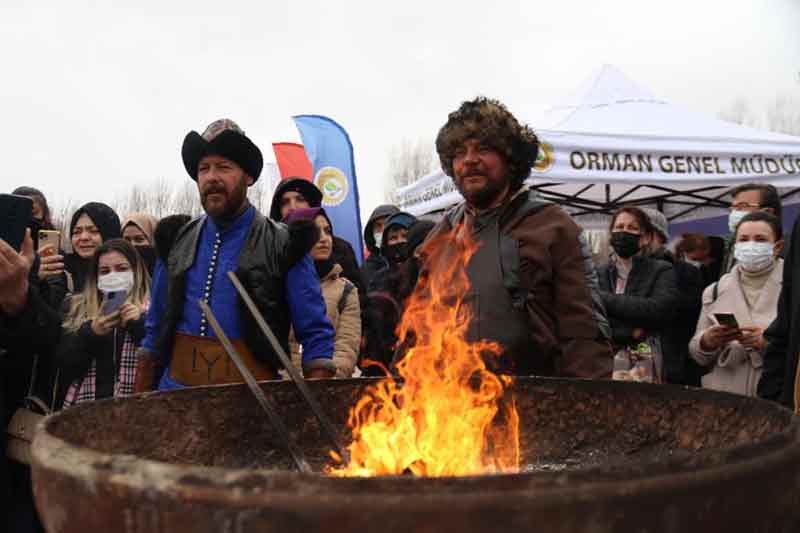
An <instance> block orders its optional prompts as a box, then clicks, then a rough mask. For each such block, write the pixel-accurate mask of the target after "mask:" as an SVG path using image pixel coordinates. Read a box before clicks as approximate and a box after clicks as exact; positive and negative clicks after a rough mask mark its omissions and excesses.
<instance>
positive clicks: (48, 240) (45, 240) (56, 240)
mask: <svg viewBox="0 0 800 533" xmlns="http://www.w3.org/2000/svg"><path fill="white" fill-rule="evenodd" d="M60 249H61V232H60V231H56V230H51V229H42V230H39V246H38V248H37V249H36V253H38V254H39V257H49V256H51V255H57V254H58V251H59V250H60Z"/></svg>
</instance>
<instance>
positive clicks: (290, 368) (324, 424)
mask: <svg viewBox="0 0 800 533" xmlns="http://www.w3.org/2000/svg"><path fill="white" fill-rule="evenodd" d="M228 278H230V280H231V282H232V283H233V286H234V287H236V291H237V292H238V293H239V296H241V297H242V300H244V303H245V305H247V308H248V309H249V310H250V313H251V314H252V315H253V318H254V319H255V320H256V323H257V324H258V327H259V328H261V331H262V332H263V333H264V335H265V336H266V337H267V340H269V342H270V344H271V345H272V349H273V350H275V353H276V354H278V358H279V359H280V360H281V363H283V366H284V368H286V372H288V374H289V376H290V377H291V378H292V381H294V384H295V385H297V389H298V390H299V391H300V394H301V395H302V396H303V398H304V399H305V401H306V403H308V406H309V407H310V408H311V411H312V412H313V413H314V416H316V417H317V420H318V421H319V425H320V427H321V428H322V432H323V433H325V435H326V436H327V437H328V439H329V440H330V441H331V444H332V445H333V448H334V450H335V451H336V453H338V454H339V457H341V458H342V459H343V460H344V462H345V463H346V462H347V451H346V450H345V448H344V447H343V446H342V445H341V443H340V442H339V435H338V433H337V432H336V430H335V429H334V428H333V424H332V423H331V421H330V420H329V419H328V417H327V416H325V413H324V412H323V411H322V408H321V407H320V405H319V402H317V399H316V397H315V396H314V395H313V394H312V392H311V390H310V389H309V388H308V385H307V384H306V380H305V379H304V378H303V376H302V375H301V374H300V372H298V371H297V369H296V368H295V367H294V365H293V364H292V361H291V359H289V356H287V355H286V352H285V351H284V350H283V347H282V346H281V344H280V343H279V342H278V339H277V338H275V334H274V333H273V332H272V329H271V328H270V327H269V325H268V324H267V322H266V321H265V320H264V317H262V316H261V312H260V311H259V310H258V308H257V307H256V304H255V303H254V302H253V299H252V298H250V295H249V294H247V291H246V290H245V288H244V286H243V285H242V283H241V282H240V281H239V278H238V277H237V276H236V273H234V272H228Z"/></svg>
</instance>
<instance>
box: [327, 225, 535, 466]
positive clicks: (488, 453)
mask: <svg viewBox="0 0 800 533" xmlns="http://www.w3.org/2000/svg"><path fill="white" fill-rule="evenodd" d="M444 238H447V237H446V236H445V237H444ZM444 238H440V239H438V240H437V241H434V242H432V243H430V245H428V247H427V249H428V250H430V253H432V254H440V253H441V254H447V256H446V259H447V260H445V261H437V264H440V265H441V264H447V265H448V268H446V269H442V271H440V272H433V273H432V274H431V275H430V276H429V277H428V278H427V279H426V280H425V281H423V280H420V287H419V288H421V289H422V290H417V291H415V292H414V294H413V295H412V296H411V297H410V298H409V300H408V302H407V306H406V311H405V313H404V315H403V319H402V321H401V324H400V326H399V327H398V337H399V338H400V342H401V344H402V343H408V344H413V348H411V349H410V350H409V351H408V353H407V354H406V356H405V358H404V359H403V360H402V361H401V362H400V363H399V364H398V367H397V370H398V373H399V374H400V376H401V377H402V378H403V380H404V382H405V384H404V385H398V383H397V382H395V381H394V380H393V379H386V380H383V381H381V382H380V383H378V384H377V385H376V386H374V387H371V388H370V389H368V390H367V391H366V392H365V394H364V395H363V396H362V397H361V398H360V399H359V401H358V402H357V403H356V405H355V406H353V408H352V409H351V411H350V416H349V420H348V425H349V426H350V427H351V428H352V430H353V431H352V432H353V440H352V442H351V443H350V444H349V446H348V447H347V449H348V452H349V462H348V464H345V465H341V466H338V467H329V468H328V469H327V473H328V474H329V475H332V476H380V475H400V474H405V473H412V474H414V475H416V476H434V477H435V476H462V475H474V474H485V473H500V472H516V471H518V470H519V416H518V414H517V409H516V405H515V404H514V401H513V398H509V397H506V396H510V393H508V387H509V385H510V384H511V378H510V377H508V376H501V375H497V374H495V373H493V372H492V371H490V370H489V369H487V367H486V365H485V363H484V359H483V357H482V354H484V355H485V354H487V353H488V354H491V355H492V356H498V355H499V354H500V353H501V347H500V346H499V345H498V344H496V343H490V342H485V341H484V342H478V343H468V342H467V341H466V340H465V338H466V333H467V326H468V324H469V311H468V309H467V307H468V306H462V305H461V301H462V298H463V297H464V295H466V294H467V293H468V289H469V282H468V279H467V275H466V269H465V267H466V265H467V262H468V260H469V258H470V257H471V256H472V254H473V253H474V252H475V250H476V249H477V246H478V245H477V244H475V243H474V242H471V241H468V240H465V239H463V238H459V239H458V241H457V246H455V247H453V246H452V243H449V244H450V246H449V247H447V246H444V242H445V241H444V240H443V239H444ZM454 248H455V249H454ZM450 256H452V257H450ZM332 456H333V458H334V459H335V460H337V461H339V462H341V458H339V457H338V456H337V455H336V454H335V453H332Z"/></svg>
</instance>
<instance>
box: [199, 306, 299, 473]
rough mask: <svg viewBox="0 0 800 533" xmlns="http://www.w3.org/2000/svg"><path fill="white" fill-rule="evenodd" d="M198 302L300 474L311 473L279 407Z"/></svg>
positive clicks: (206, 307)
mask: <svg viewBox="0 0 800 533" xmlns="http://www.w3.org/2000/svg"><path fill="white" fill-rule="evenodd" d="M198 301H199V303H200V308H201V309H202V310H203V313H205V315H206V318H208V323H209V324H211V329H213V330H214V334H216V336H217V338H218V339H219V341H220V342H221V343H222V346H223V347H224V348H225V351H226V352H228V357H230V358H231V359H232V360H233V362H234V364H235V365H236V368H238V369H239V373H240V374H241V375H242V377H243V378H244V382H245V383H247V386H248V387H250V391H251V392H252V393H253V395H254V396H255V397H256V400H258V403H259V404H260V405H261V407H262V408H263V409H264V411H266V413H267V417H269V421H270V422H271V423H272V427H273V428H274V429H275V432H276V433H277V434H278V436H279V437H280V439H281V441H283V445H284V446H285V447H286V450H287V451H288V452H289V455H291V456H292V459H293V460H294V462H295V464H296V465H297V469H298V470H300V472H304V473H310V472H311V467H310V466H309V465H308V462H306V459H305V456H304V455H303V452H302V451H301V450H300V449H299V448H298V447H296V446H295V445H294V444H293V443H292V439H291V438H290V437H289V431H288V430H287V429H286V426H285V425H284V424H283V420H281V417H280V416H278V409H277V407H276V406H275V404H274V403H273V402H272V400H271V399H269V398H267V397H266V396H264V391H262V390H261V387H259V386H258V383H257V382H256V378H255V377H253V373H252V372H250V369H249V368H247V365H245V364H244V361H242V358H241V356H240V355H239V352H238V351H236V348H235V347H234V346H233V344H232V343H231V341H230V339H229V338H228V336H227V335H226V334H225V332H224V331H223V330H222V326H220V325H219V322H217V317H215V316H214V313H213V312H211V308H210V307H209V306H208V304H207V303H205V302H204V301H203V300H198Z"/></svg>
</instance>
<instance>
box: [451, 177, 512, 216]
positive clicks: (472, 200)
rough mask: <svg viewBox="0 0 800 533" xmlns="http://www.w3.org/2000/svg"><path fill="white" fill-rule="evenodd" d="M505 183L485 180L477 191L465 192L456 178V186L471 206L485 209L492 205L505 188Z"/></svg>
mask: <svg viewBox="0 0 800 533" xmlns="http://www.w3.org/2000/svg"><path fill="white" fill-rule="evenodd" d="M505 187H506V184H505V183H495V182H493V181H487V183H486V186H485V187H484V188H482V189H480V190H478V191H473V192H472V193H469V194H467V193H466V192H464V189H463V188H462V187H461V182H460V181H458V180H456V188H457V189H458V192H460V193H461V195H462V196H463V197H464V199H465V200H466V201H467V204H469V205H470V206H471V207H474V208H475V209H486V208H488V207H489V206H490V205H492V204H493V203H494V202H495V201H496V200H497V199H498V197H499V196H500V195H501V194H503V191H504V190H505Z"/></svg>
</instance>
